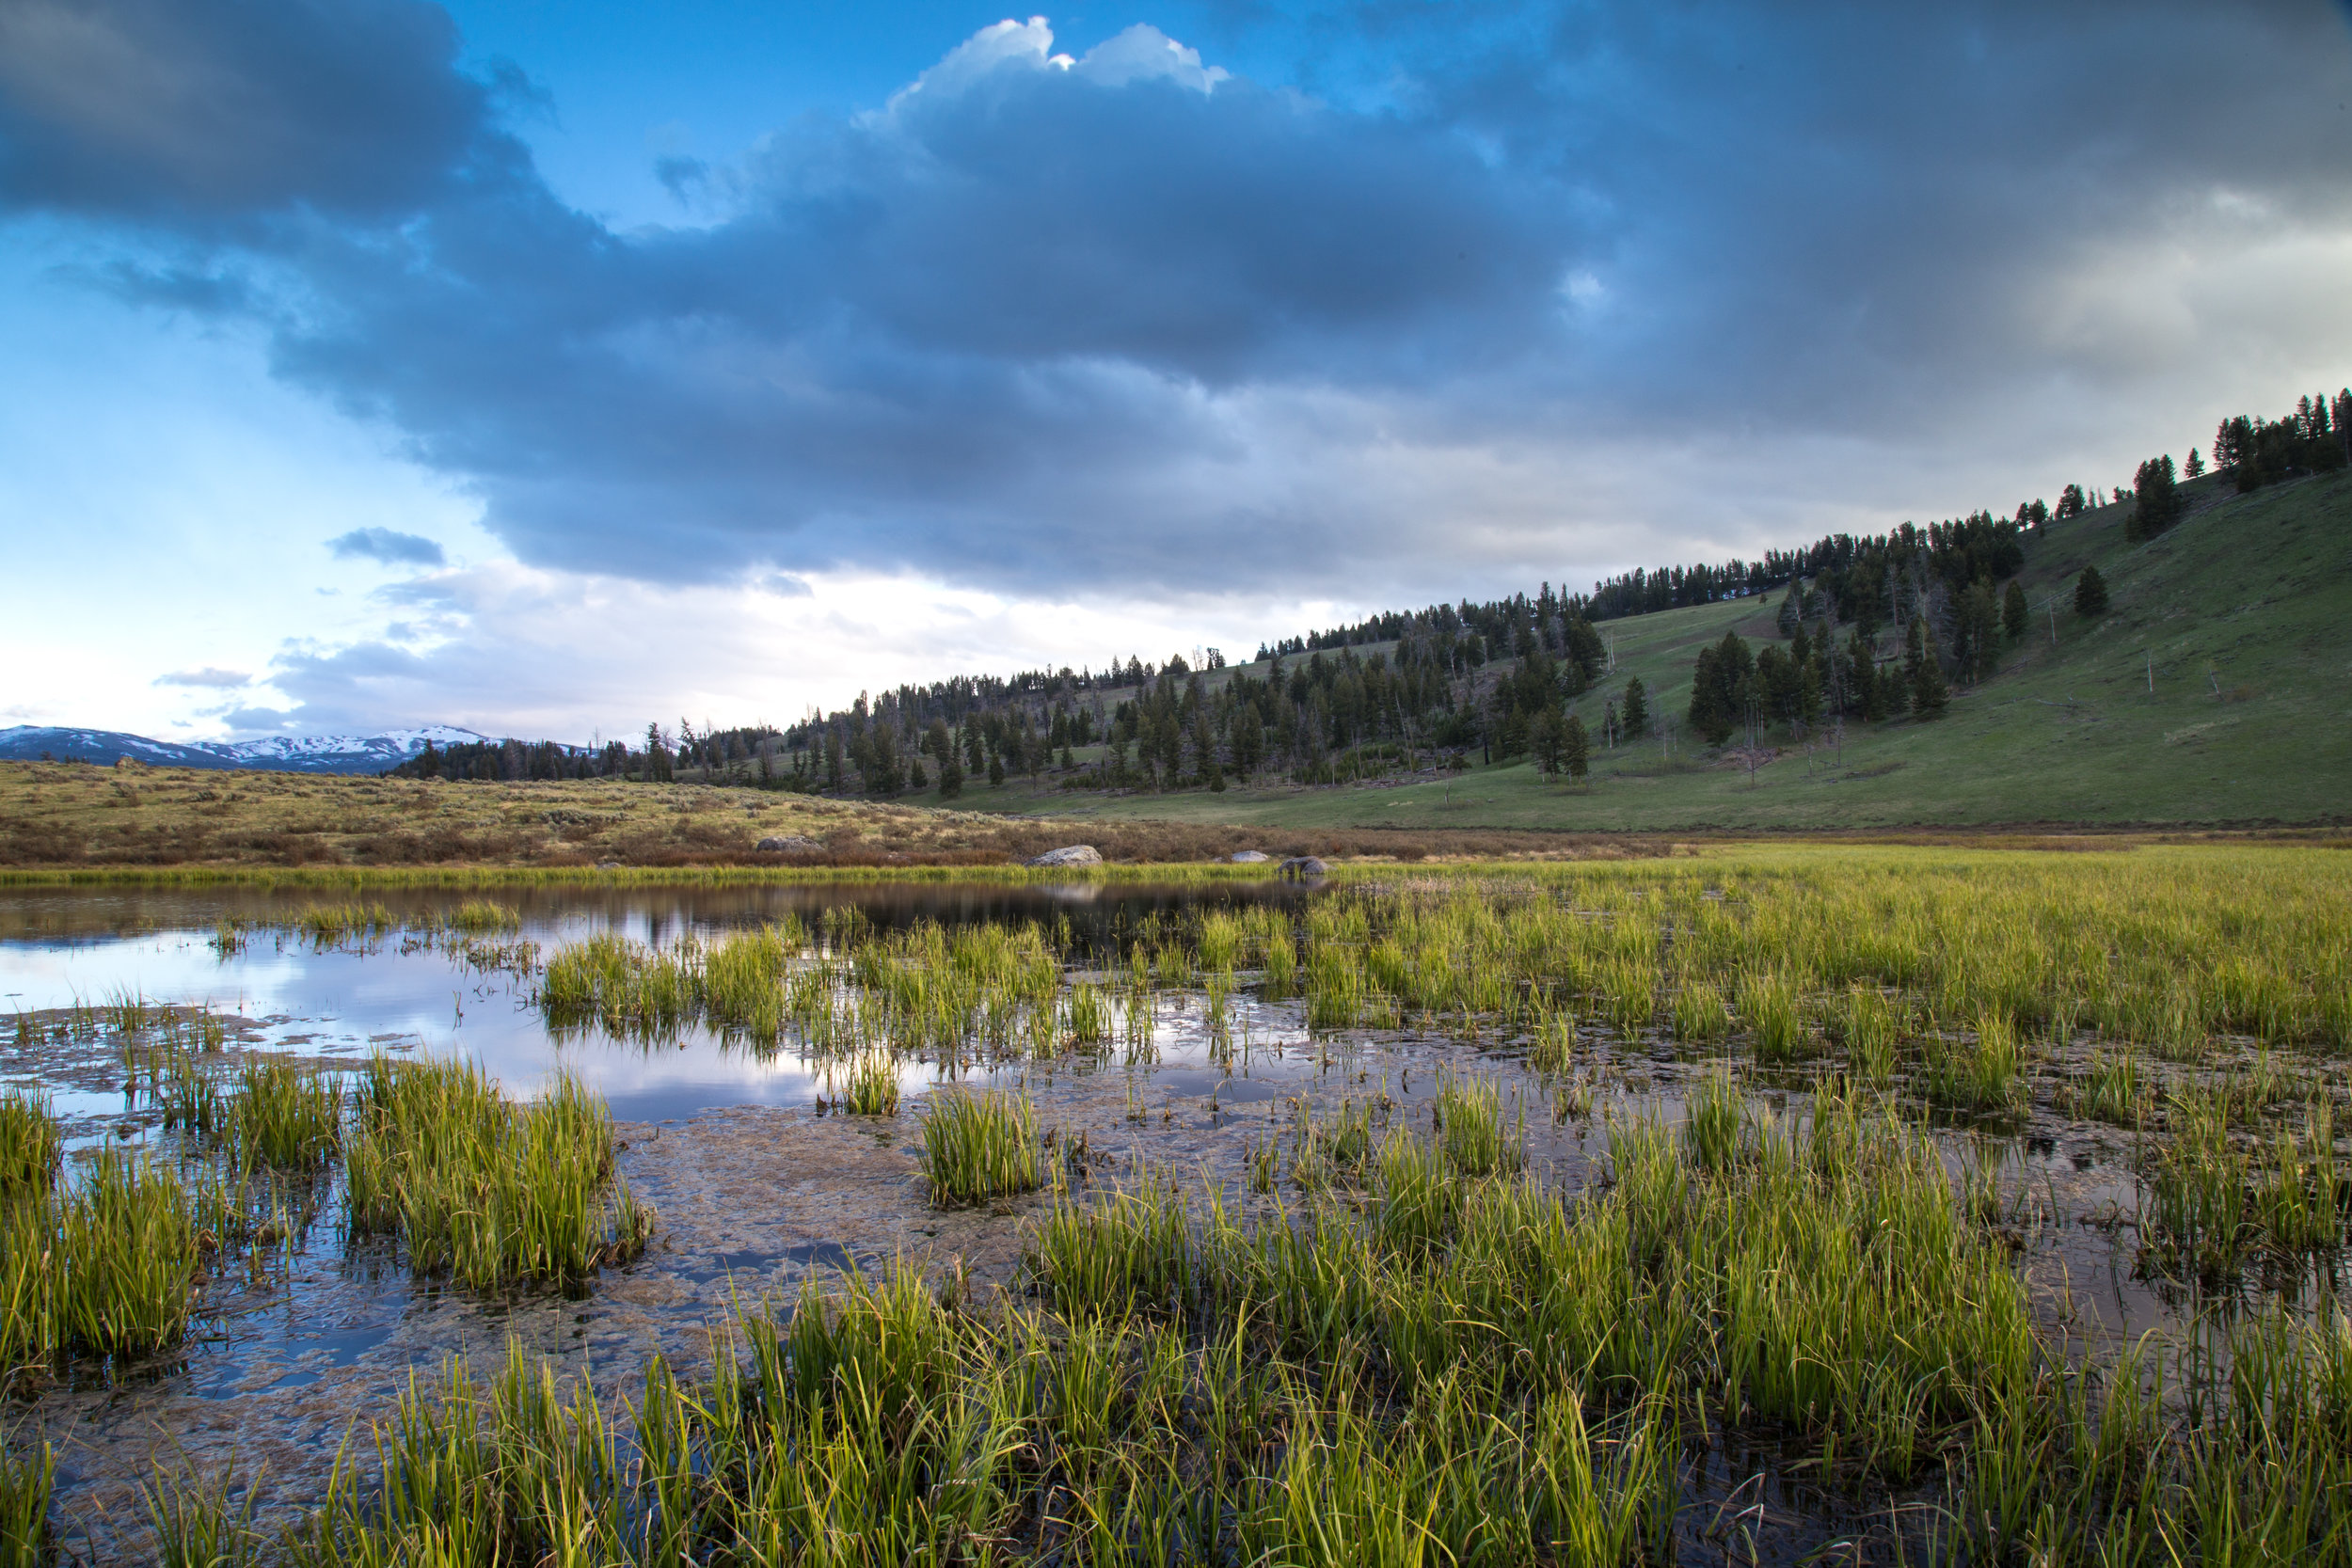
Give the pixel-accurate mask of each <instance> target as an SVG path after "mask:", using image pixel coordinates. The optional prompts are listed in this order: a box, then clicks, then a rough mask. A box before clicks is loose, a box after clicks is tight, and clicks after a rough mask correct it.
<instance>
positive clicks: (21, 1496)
mask: <svg viewBox="0 0 2352 1568" xmlns="http://www.w3.org/2000/svg"><path fill="white" fill-rule="evenodd" d="M56 1481H57V1455H56V1450H55V1449H52V1448H51V1447H50V1446H49V1445H48V1444H47V1443H42V1444H41V1445H40V1447H39V1448H38V1449H35V1450H34V1451H32V1452H29V1453H24V1452H19V1451H17V1449H15V1448H13V1447H10V1448H8V1449H0V1568H43V1565H45V1564H47V1563H50V1562H53V1561H55V1560H56V1553H55V1551H54V1549H53V1546H54V1543H53V1535H52V1531H51V1528H50V1525H49V1495H50V1493H51V1492H52V1491H53V1490H55V1489H56Z"/></svg>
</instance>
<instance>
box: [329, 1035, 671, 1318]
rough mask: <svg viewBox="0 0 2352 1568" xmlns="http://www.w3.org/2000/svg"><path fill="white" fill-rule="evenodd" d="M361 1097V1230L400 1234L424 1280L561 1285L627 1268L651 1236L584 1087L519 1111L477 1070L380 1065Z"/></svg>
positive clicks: (563, 1081) (356, 1132)
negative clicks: (443, 1277)
mask: <svg viewBox="0 0 2352 1568" xmlns="http://www.w3.org/2000/svg"><path fill="white" fill-rule="evenodd" d="M357 1098H358V1106H357V1115H356V1117H355V1123H354V1126H353V1128H352V1131H351V1133H350V1135H349V1136H348V1137H347V1138H346V1140H345V1188H346V1202H347V1204H348V1207H349V1215H350V1223H351V1227H352V1228H353V1230H355V1231H358V1232H362V1233H365V1232H385V1233H392V1234H397V1235H398V1236H399V1237H400V1239H401V1240H402V1242H403V1243H405V1246H406V1249H407V1253H408V1259H409V1263H410V1266H411V1267H413V1268H414V1269H415V1270H416V1271H417V1272H418V1273H420V1274H443V1273H446V1274H449V1275H453V1277H455V1278H456V1279H457V1280H458V1281H459V1282H460V1283H462V1284H465V1285H468V1286H470V1287H473V1288H475V1289H490V1288H493V1287H498V1286H504V1285H512V1284H527V1283H561V1282H564V1281H567V1280H576V1279H580V1278H584V1277H586V1276H588V1275H593V1274H595V1273H596V1271H597V1270H598V1269H600V1268H603V1267H607V1266H610V1265H613V1264H618V1263H626V1262H628V1260H629V1259H632V1258H634V1257H636V1255H637V1254H638V1253H639V1252H640V1251H642V1250H643V1248H644V1243H645V1240H646V1238H647V1237H648V1236H649V1235H650V1234H651V1233H652V1229H653V1213H652V1211H650V1210H649V1209H647V1208H646V1207H645V1206H644V1205H643V1204H641V1203H639V1202H638V1201H637V1200H636V1199H635V1197H634V1196H632V1195H631V1194H630V1192H629V1190H628V1182H627V1181H626V1180H615V1178H614V1176H613V1172H612V1120H611V1116H610V1113H609V1112H607V1111H606V1109H605V1107H604V1103H603V1101H600V1100H597V1099H596V1097H595V1096H593V1095H591V1094H590V1093H589V1092H588V1090H587V1089H586V1088H585V1087H583V1086H582V1085H580V1082H579V1080H577V1079H575V1078H572V1077H570V1076H568V1075H564V1076H560V1077H558V1078H557V1079H556V1080H555V1082H554V1083H553V1084H552V1085H549V1087H548V1092H547V1093H546V1094H545V1095H543V1096H542V1097H541V1098H540V1099H538V1100H537V1101H532V1102H529V1103H525V1104H516V1103H514V1102H512V1101H508V1100H506V1099H505V1098H504V1097H503V1096H501V1094H500V1093H499V1090H498V1086H497V1085H495V1084H493V1083H491V1082H490V1080H489V1079H488V1078H487V1077H486V1076H485V1075H484V1074H483V1072H482V1071H481V1069H479V1068H476V1067H474V1066H472V1065H470V1064H468V1063H462V1062H435V1063H423V1062H418V1063H396V1062H392V1061H390V1060H389V1059H387V1058H384V1057H380V1056H379V1057H376V1058H374V1059H373V1060H372V1061H371V1062H370V1063H369V1065H368V1069H367V1071H366V1073H365V1075H364V1077H363V1080H362V1085H361V1088H360V1092H359V1094H358V1097H357Z"/></svg>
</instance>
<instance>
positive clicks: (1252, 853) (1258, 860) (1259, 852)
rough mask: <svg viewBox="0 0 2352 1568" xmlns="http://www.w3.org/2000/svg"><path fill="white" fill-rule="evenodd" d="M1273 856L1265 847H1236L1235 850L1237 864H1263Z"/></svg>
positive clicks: (1234, 861)
mask: <svg viewBox="0 0 2352 1568" xmlns="http://www.w3.org/2000/svg"><path fill="white" fill-rule="evenodd" d="M1273 858H1274V857H1273V856H1272V855H1269V854H1267V853H1266V852H1265V851H1264V850H1263V849H1236V850H1235V851H1234V852H1233V863H1234V864H1235V865H1262V864H1263V863H1265V862H1267V861H1270V860H1272V859H1273Z"/></svg>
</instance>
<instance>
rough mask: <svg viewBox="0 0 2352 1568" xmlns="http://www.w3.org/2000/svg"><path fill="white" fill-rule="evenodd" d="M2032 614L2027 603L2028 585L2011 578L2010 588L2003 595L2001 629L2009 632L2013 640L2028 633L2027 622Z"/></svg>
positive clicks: (2010, 638)
mask: <svg viewBox="0 0 2352 1568" xmlns="http://www.w3.org/2000/svg"><path fill="white" fill-rule="evenodd" d="M2032 614H2033V611H2032V609H2031V608H2030V607H2029V606H2027V605H2026V585H2025V584H2024V583H2022V582H2019V581H2018V580H2017V579H2016V578H2010V579H2009V589H2008V591H2007V592H2006V593H2004V594H2002V595H2001V629H2002V630H2003V631H2005V632H2007V633H2009V640H2010V641H2011V642H2014V641H2017V640H2018V639H2019V638H2021V637H2023V636H2025V635H2026V621H2027V620H2028V619H2030V618H2031V616H2032Z"/></svg>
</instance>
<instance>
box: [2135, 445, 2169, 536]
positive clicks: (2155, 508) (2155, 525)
mask: <svg viewBox="0 0 2352 1568" xmlns="http://www.w3.org/2000/svg"><path fill="white" fill-rule="evenodd" d="M2132 495H2133V498H2134V499H2133V504H2132V521H2131V526H2130V527H2129V528H2128V529H2126V530H2125V531H2124V532H2125V534H2126V535H2127V536H2128V537H2129V538H2132V539H2134V540H2141V539H2153V538H2154V537H2155V536H2156V535H2157V534H2159V533H2162V532H2163V531H2165V530H2166V529H2169V528H2170V527H2171V526H2172V525H2173V524H2174V523H2176V522H2178V521H2180V518H2181V493H2180V491H2179V489H2178V488H2177V487H2176V485H2175V483H2174V481H2173V477H2172V456H2171V454H2170V453H2169V452H2168V453H2166V454H2165V455H2164V456H2162V457H2152V458H2150V459H2148V461H2147V462H2145V463H2142V464H2141V465H2140V466H2139V471H2138V472H2137V473H2136V474H2135V475H2133V476H2132Z"/></svg>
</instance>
